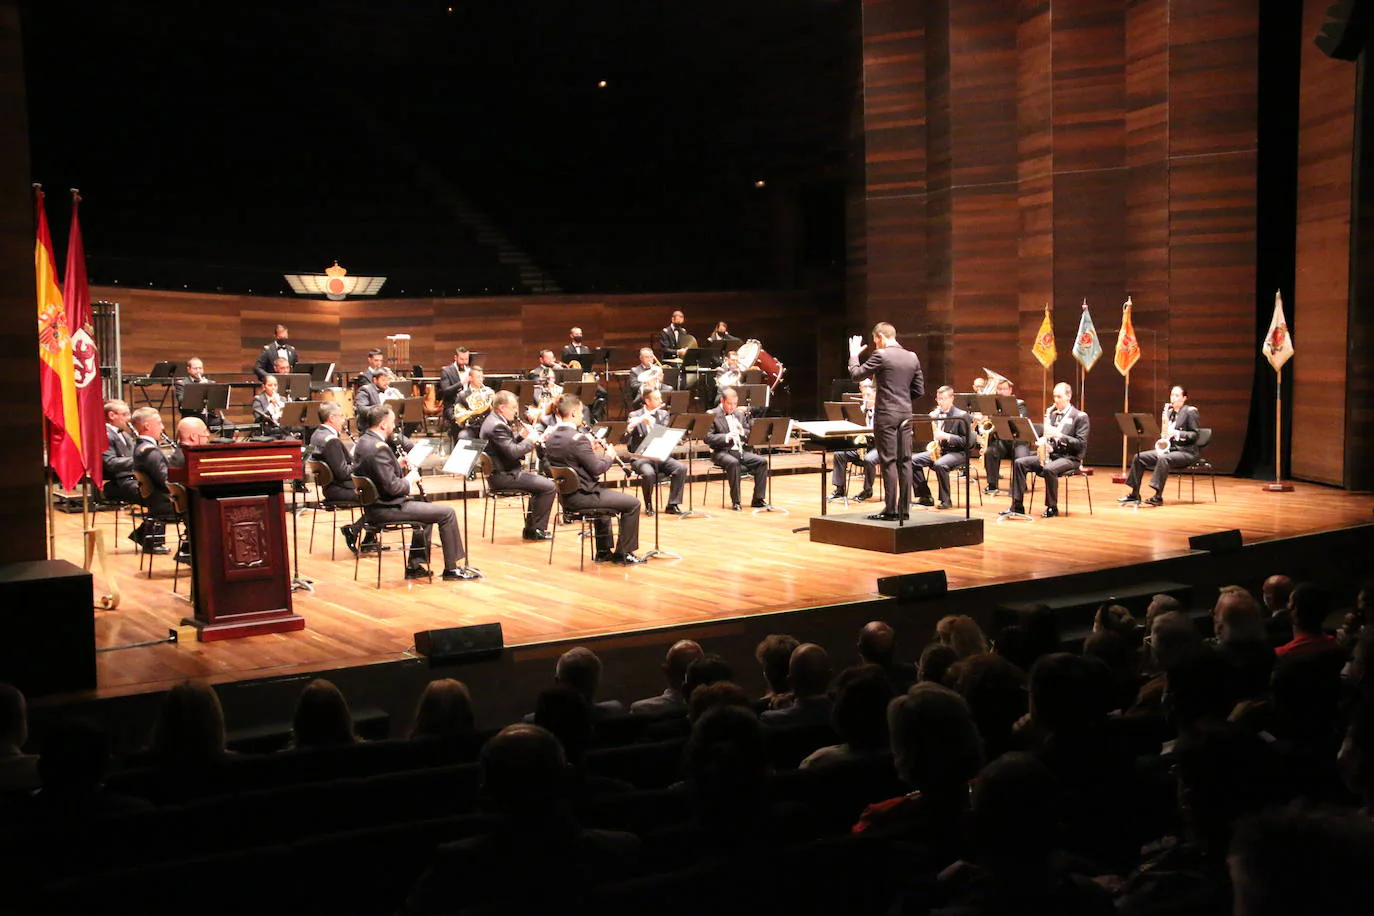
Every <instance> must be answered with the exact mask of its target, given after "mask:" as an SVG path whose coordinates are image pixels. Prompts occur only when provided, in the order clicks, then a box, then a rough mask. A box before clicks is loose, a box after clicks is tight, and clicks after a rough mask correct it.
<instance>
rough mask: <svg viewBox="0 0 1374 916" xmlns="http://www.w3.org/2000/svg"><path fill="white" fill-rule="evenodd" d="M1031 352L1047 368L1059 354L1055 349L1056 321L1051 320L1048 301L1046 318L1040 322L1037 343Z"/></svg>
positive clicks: (1036, 333) (1036, 334) (1036, 336)
mask: <svg viewBox="0 0 1374 916" xmlns="http://www.w3.org/2000/svg"><path fill="white" fill-rule="evenodd" d="M1031 353H1032V354H1034V356H1035V358H1036V359H1037V360H1039V361H1040V365H1042V366H1044V367H1045V368H1046V369H1048V368H1049V367H1050V366H1053V365H1054V360H1055V358H1056V357H1058V356H1059V353H1058V351H1056V350H1055V349H1054V322H1052V321H1050V304H1049V303H1048V302H1046V303H1045V320H1044V321H1042V322H1040V330H1039V331H1036V332H1035V345H1034V346H1032V347H1031Z"/></svg>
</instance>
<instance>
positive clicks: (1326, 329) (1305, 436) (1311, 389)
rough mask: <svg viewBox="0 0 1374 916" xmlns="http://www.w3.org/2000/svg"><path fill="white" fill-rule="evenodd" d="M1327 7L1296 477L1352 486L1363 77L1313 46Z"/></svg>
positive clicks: (1304, 259)
mask: <svg viewBox="0 0 1374 916" xmlns="http://www.w3.org/2000/svg"><path fill="white" fill-rule="evenodd" d="M1325 18H1326V4H1324V3H1317V2H1308V3H1307V4H1306V5H1305V6H1304V8H1303V42H1302V86H1301V89H1300V100H1299V121H1298V227H1297V229H1298V232H1297V272H1296V287H1295V289H1294V291H1293V296H1292V297H1291V299H1292V301H1291V302H1290V303H1289V308H1290V312H1289V314H1290V320H1291V321H1292V322H1293V338H1294V340H1297V341H1299V342H1300V343H1301V345H1302V349H1301V350H1300V351H1298V352H1296V353H1295V354H1294V356H1293V360H1292V361H1291V362H1290V363H1289V365H1288V367H1287V369H1286V371H1291V372H1292V373H1293V403H1294V404H1297V405H1301V409H1300V410H1294V411H1293V441H1294V442H1317V441H1320V442H1322V443H1324V445H1323V447H1322V448H1295V449H1294V450H1293V458H1292V462H1293V463H1292V472H1293V476H1294V477H1297V478H1301V479H1303V480H1315V481H1319V482H1321V483H1330V484H1337V485H1342V484H1345V483H1346V476H1347V475H1346V463H1345V459H1346V448H1345V446H1346V411H1347V409H1349V408H1350V407H1351V406H1352V404H1351V402H1350V398H1349V392H1350V385H1349V376H1348V371H1349V364H1348V359H1347V356H1346V352H1347V348H1346V338H1347V323H1348V316H1349V312H1350V306H1351V302H1350V231H1351V212H1352V198H1351V168H1352V157H1353V155H1354V141H1355V78H1356V72H1357V71H1356V68H1355V66H1354V65H1353V64H1351V63H1350V62H1348V61H1343V60H1332V59H1331V58H1329V57H1327V56H1326V55H1325V54H1323V53H1322V52H1321V50H1320V49H1319V48H1317V46H1316V45H1315V44H1313V42H1312V36H1313V35H1315V34H1317V33H1318V32H1319V31H1320V30H1321V26H1322V23H1323V22H1324V21H1325Z"/></svg>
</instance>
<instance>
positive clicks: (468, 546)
mask: <svg viewBox="0 0 1374 916" xmlns="http://www.w3.org/2000/svg"><path fill="white" fill-rule="evenodd" d="M476 473H477V462H475V461H474V462H473V463H472V470H470V471H468V472H467V473H466V474H464V475H463V550H464V551H466V553H467V555H466V556H465V557H463V565H462V566H461V567H459V572H467V573H472V575H473V577H474V578H477V579H485V578H486V577H487V574H486V573H484V572H482V570H480V569H478V568H477V567H476V566H473V565H472V538H471V537H469V535H468V481H469V480H471V479H472V478H473V476H474V475H475V474H476ZM493 524H495V523H494V522H493ZM493 530H495V529H493Z"/></svg>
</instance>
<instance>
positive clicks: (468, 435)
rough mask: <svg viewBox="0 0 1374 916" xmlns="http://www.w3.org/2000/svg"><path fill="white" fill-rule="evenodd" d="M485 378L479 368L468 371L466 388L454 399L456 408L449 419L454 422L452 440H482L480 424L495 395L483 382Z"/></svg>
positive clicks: (483, 420) (474, 367)
mask: <svg viewBox="0 0 1374 916" xmlns="http://www.w3.org/2000/svg"><path fill="white" fill-rule="evenodd" d="M485 376H486V372H485V370H483V368H482V367H481V366H473V367H471V368H470V369H469V370H468V384H467V387H465V388H463V390H462V391H460V392H459V393H458V396H457V397H456V398H454V403H455V404H456V405H457V407H456V408H455V409H454V412H453V414H452V415H451V417H450V419H454V420H455V422H454V423H453V438H455V439H480V438H482V424H483V423H484V422H485V421H486V419H487V413H488V412H489V409H490V408H491V404H492V398H493V396H494V395H495V392H493V391H492V390H491V388H489V387H488V386H487V383H486V382H485V381H484V379H485ZM458 421H461V422H458Z"/></svg>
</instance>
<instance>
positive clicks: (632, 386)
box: [626, 347, 673, 408]
mask: <svg viewBox="0 0 1374 916" xmlns="http://www.w3.org/2000/svg"><path fill="white" fill-rule="evenodd" d="M626 384H627V385H628V386H629V391H630V404H631V406H633V407H636V408H638V407H640V406H641V405H642V404H643V403H644V392H645V391H646V390H647V389H648V388H657V389H658V390H659V391H672V390H673V386H672V385H669V384H668V382H667V379H666V378H665V377H664V372H663V366H662V364H660V363H659V362H657V361H656V360H655V359H654V351H653V350H651V349H649V348H648V347H643V348H642V349H640V351H639V364H638V365H637V366H631V367H630V375H629V379H628V381H627V383H626Z"/></svg>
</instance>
